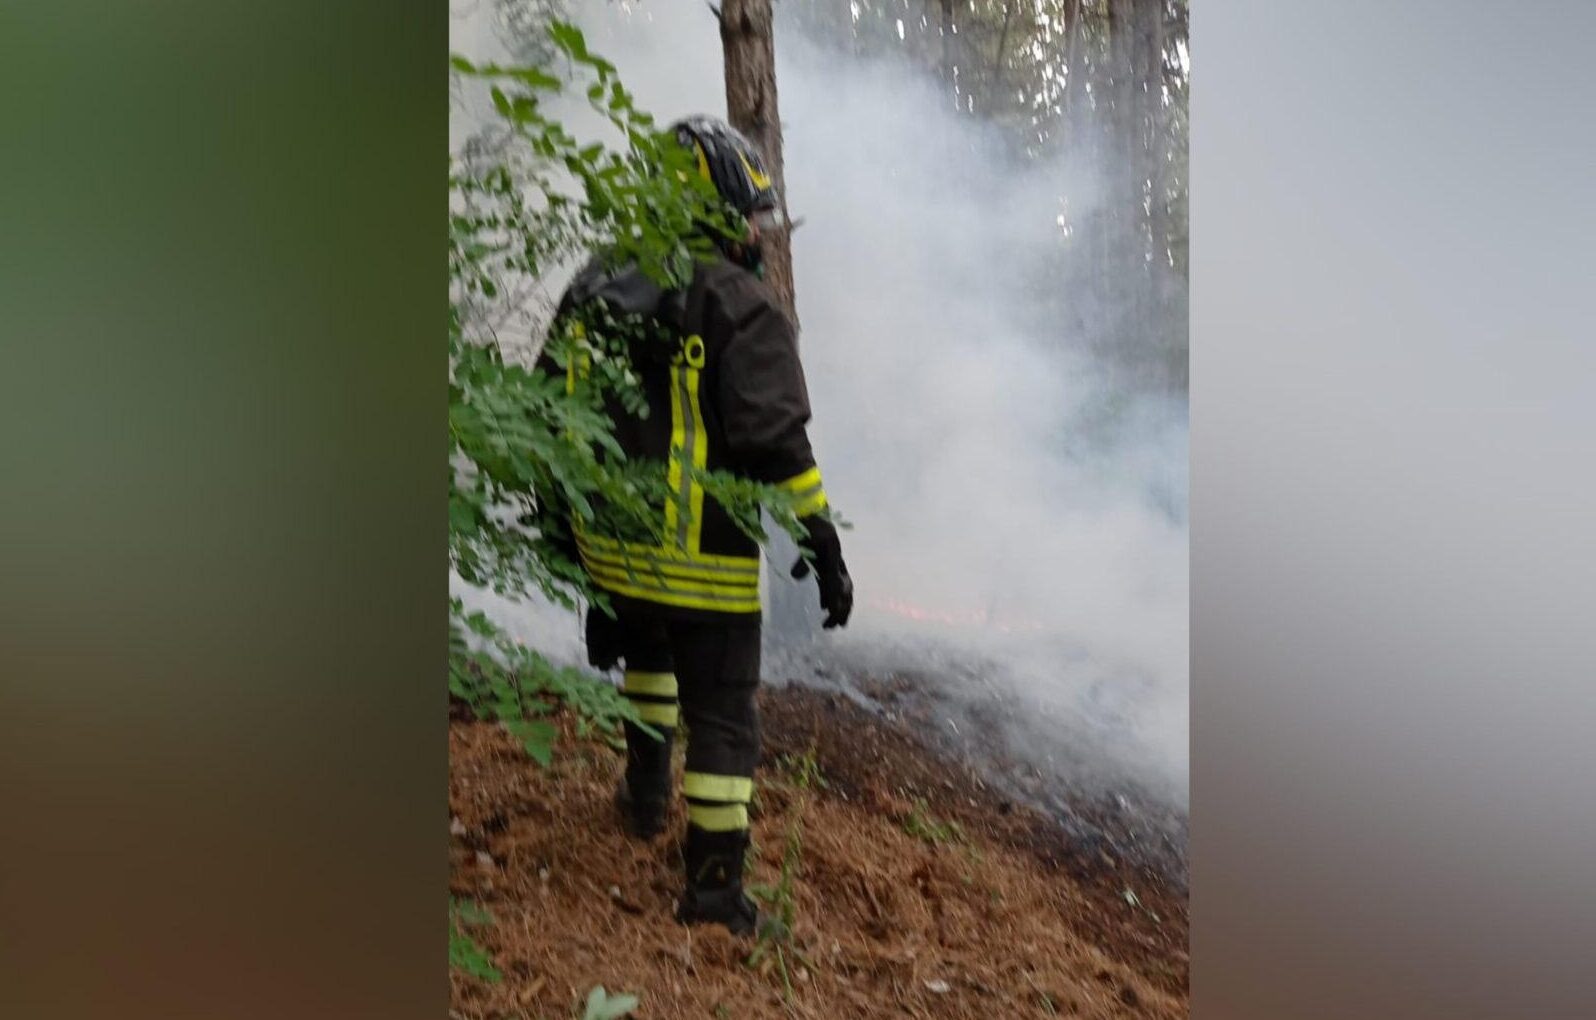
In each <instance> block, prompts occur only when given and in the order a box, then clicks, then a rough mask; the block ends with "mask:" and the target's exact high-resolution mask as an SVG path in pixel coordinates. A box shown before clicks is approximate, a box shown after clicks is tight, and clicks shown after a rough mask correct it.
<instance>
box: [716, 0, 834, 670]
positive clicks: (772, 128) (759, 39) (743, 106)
mask: <svg viewBox="0 0 1596 1020" xmlns="http://www.w3.org/2000/svg"><path fill="white" fill-rule="evenodd" d="M770 4H771V0H723V2H722V4H721V8H720V42H721V47H722V48H723V49H724V51H725V57H726V119H727V120H729V121H730V122H731V125H732V127H735V128H736V129H737V130H739V131H741V132H742V133H743V134H745V135H747V136H748V139H749V141H751V142H753V143H754V144H755V145H757V146H758V147H759V151H760V152H762V153H763V154H764V156H765V168H766V169H767V170H769V171H770V178H771V181H772V182H773V183H774V184H775V185H776V192H777V194H778V195H779V196H780V201H781V212H782V223H783V226H782V227H780V228H779V229H776V230H771V231H768V232H766V234H765V235H764V241H763V246H764V256H765V282H766V283H769V284H770V287H771V289H772V290H774V291H775V292H776V298H777V300H779V301H780V302H781V304H782V307H783V308H784V309H785V310H786V312H787V315H788V316H789V317H791V319H792V322H793V325H794V327H796V326H797V325H798V306H797V303H796V301H795V300H794V292H793V278H792V228H791V226H790V224H791V222H792V220H791V217H789V216H788V215H787V176H786V171H785V169H784V166H783V162H782V149H781V111H780V108H779V107H778V106H777V103H776V37H775V31H774V27H773V26H772V24H771V9H770ZM767 530H768V531H769V533H770V536H771V540H770V543H769V546H768V553H769V561H768V563H767V571H766V581H767V585H766V587H767V590H768V591H769V594H770V599H769V611H768V613H767V614H766V617H765V623H766V626H765V642H766V651H767V653H769V652H777V653H782V652H795V651H797V650H799V649H802V648H803V647H804V646H805V645H807V644H808V643H809V642H811V641H813V640H814V634H815V632H816V631H818V630H819V629H820V626H819V625H820V617H819V614H818V611H817V607H816V606H815V605H814V601H815V600H814V582H813V581H808V582H804V583H799V582H796V581H794V580H792V578H790V577H788V576H787V571H786V570H785V569H783V568H782V566H781V564H791V563H792V562H794V560H796V559H797V556H798V550H797V546H795V545H794V544H793V542H792V540H791V539H789V538H788V537H787V536H786V534H785V533H784V532H782V531H780V530H779V529H775V528H768V529H767Z"/></svg>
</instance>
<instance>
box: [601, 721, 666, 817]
mask: <svg viewBox="0 0 1596 1020" xmlns="http://www.w3.org/2000/svg"><path fill="white" fill-rule="evenodd" d="M656 729H660V730H661V732H662V733H663V734H664V736H665V739H664V740H655V739H654V738H653V737H651V736H649V735H648V734H647V733H644V732H643V731H642V730H640V729H638V728H637V727H635V726H633V725H632V724H631V723H627V724H626V775H624V776H622V777H621V784H620V786H619V787H618V788H617V789H616V791H615V807H616V810H618V811H619V812H620V814H621V824H622V825H623V826H624V827H625V829H626V832H627V834H628V835H630V836H633V837H635V838H637V839H653V838H654V837H655V836H657V835H659V834H660V833H661V832H663V831H664V830H665V809H666V806H667V805H668V804H669V803H670V793H671V737H672V735H673V734H672V732H671V731H670V730H668V729H663V728H660V727H656Z"/></svg>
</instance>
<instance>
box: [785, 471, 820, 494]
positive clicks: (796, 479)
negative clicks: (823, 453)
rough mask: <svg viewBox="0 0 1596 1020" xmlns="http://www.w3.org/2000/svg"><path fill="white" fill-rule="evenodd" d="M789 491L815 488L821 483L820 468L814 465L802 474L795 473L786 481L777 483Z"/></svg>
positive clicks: (795, 491)
mask: <svg viewBox="0 0 1596 1020" xmlns="http://www.w3.org/2000/svg"><path fill="white" fill-rule="evenodd" d="M776 484H777V485H778V486H779V487H781V488H783V489H786V490H787V491H788V492H792V493H799V492H803V491H805V490H806V489H813V488H815V487H816V486H818V485H819V484H820V468H819V467H812V468H810V469H809V470H808V471H805V472H804V473H802V474H798V475H793V476H792V477H791V478H789V479H787V480H786V481H784V482H777V483H776Z"/></svg>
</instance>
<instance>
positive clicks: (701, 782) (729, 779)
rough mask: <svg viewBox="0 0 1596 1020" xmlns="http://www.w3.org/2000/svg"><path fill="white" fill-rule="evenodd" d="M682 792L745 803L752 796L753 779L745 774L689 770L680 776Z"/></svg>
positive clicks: (704, 797)
mask: <svg viewBox="0 0 1596 1020" xmlns="http://www.w3.org/2000/svg"><path fill="white" fill-rule="evenodd" d="M682 794H683V796H687V797H697V798H699V799H701V800H725V801H736V802H738V803H740V804H746V803H748V801H749V800H750V799H752V798H753V796H754V781H753V780H752V779H750V778H748V777H747V776H716V775H711V774H710V773H708V772H689V773H687V774H686V775H685V776H683V777H682Z"/></svg>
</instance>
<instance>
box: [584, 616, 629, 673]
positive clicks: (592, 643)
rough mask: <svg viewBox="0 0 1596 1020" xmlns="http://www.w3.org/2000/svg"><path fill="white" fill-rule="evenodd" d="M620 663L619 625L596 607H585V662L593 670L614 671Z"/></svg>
mask: <svg viewBox="0 0 1596 1020" xmlns="http://www.w3.org/2000/svg"><path fill="white" fill-rule="evenodd" d="M620 661H621V624H620V621H618V620H616V619H615V618H614V617H612V616H610V615H609V614H608V613H606V612H604V610H602V609H600V608H599V607H597V606H588V607H587V662H588V665H590V666H592V667H593V668H594V669H614V668H615V664H616V663H617V662H620Z"/></svg>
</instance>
